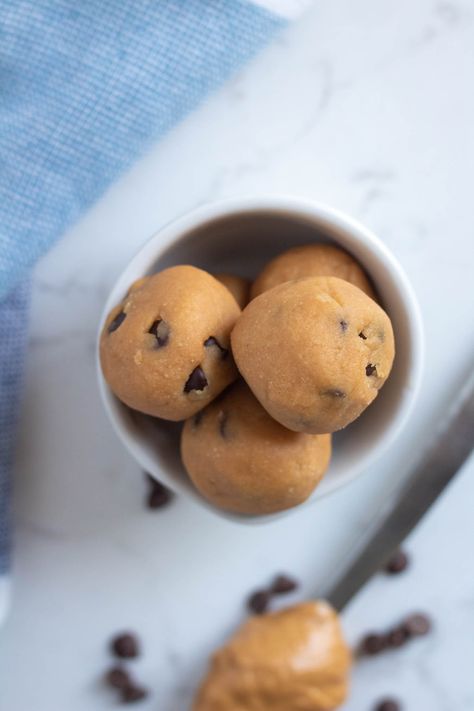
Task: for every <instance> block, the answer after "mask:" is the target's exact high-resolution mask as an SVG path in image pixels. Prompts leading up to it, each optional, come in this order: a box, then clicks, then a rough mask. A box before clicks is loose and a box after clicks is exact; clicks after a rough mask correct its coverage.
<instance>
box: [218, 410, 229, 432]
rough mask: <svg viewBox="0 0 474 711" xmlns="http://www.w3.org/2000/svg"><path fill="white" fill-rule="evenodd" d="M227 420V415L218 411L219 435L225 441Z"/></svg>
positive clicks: (222, 411)
mask: <svg viewBox="0 0 474 711" xmlns="http://www.w3.org/2000/svg"><path fill="white" fill-rule="evenodd" d="M228 419H229V413H228V412H225V411H224V410H220V412H219V414H218V415H217V421H218V423H219V434H220V436H221V437H222V439H226V437H227V421H228Z"/></svg>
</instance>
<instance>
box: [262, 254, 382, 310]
mask: <svg viewBox="0 0 474 711" xmlns="http://www.w3.org/2000/svg"><path fill="white" fill-rule="evenodd" d="M320 276H335V277H338V278H339V279H344V281H348V282H350V283H351V284H354V286H357V287H359V289H362V291H363V292H365V293H366V294H367V296H370V298H371V299H376V296H375V292H374V289H373V287H372V285H371V283H370V281H369V279H368V277H367V275H366V273H365V272H364V270H363V269H362V267H361V266H360V264H359V263H358V262H357V261H356V260H355V259H354V257H352V256H351V255H350V254H348V252H345V251H344V250H343V249H340V248H339V247H334V246H333V245H331V244H307V245H304V246H303V247H293V249H289V250H288V251H287V252H283V253H282V254H279V255H278V257H275V259H272V261H271V262H268V264H267V265H266V266H265V268H264V269H263V270H262V272H260V274H259V275H258V277H257V278H256V280H255V281H254V283H253V286H252V289H251V298H252V299H254V298H255V297H256V296H258V295H259V294H263V292H264V291H268V290H269V289H273V287H274V286H278V284H283V283H284V282H285V281H292V280H293V279H302V278H304V277H320Z"/></svg>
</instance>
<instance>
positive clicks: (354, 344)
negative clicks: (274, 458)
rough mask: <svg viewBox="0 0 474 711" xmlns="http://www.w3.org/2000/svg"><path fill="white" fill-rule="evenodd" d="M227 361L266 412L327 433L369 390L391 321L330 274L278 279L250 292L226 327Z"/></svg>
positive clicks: (365, 400)
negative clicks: (231, 358)
mask: <svg viewBox="0 0 474 711" xmlns="http://www.w3.org/2000/svg"><path fill="white" fill-rule="evenodd" d="M231 340H232V351H233V353H234V358H235V362H236V363H237V367H238V369H239V370H240V372H241V374H242V375H243V376H244V378H245V380H246V381H247V383H248V385H249V386H250V388H251V389H252V391H253V393H254V395H255V396H256V397H257V398H258V400H259V401H260V403H261V404H262V405H263V407H264V408H265V409H266V410H267V411H268V412H269V413H270V415H271V416H272V417H273V418H275V420H278V422H280V423H281V424H282V425H284V426H285V427H288V428H289V429H291V430H295V431H297V432H308V433H310V432H312V433H323V432H335V431H336V430H340V429H342V428H343V427H345V426H346V425H348V424H349V423H350V422H352V421H353V420H355V419H356V418H357V417H358V416H359V415H360V414H361V413H362V412H363V411H364V410H365V408H366V407H367V406H368V405H370V403H371V402H372V400H374V398H375V397H376V396H377V394H378V391H379V389H380V388H381V387H382V385H383V384H384V382H385V380H386V379H387V378H388V375H389V373H390V369H391V367H392V362H393V358H394V348H395V347H394V338H393V330H392V324H391V322H390V319H389V317H388V316H387V314H386V313H385V312H384V311H383V309H382V308H381V307H380V306H379V305H378V304H376V303H375V301H372V299H370V298H369V297H368V296H366V295H365V294H364V293H363V292H362V291H361V290H360V289H358V288H357V287H355V286H353V285H352V284H349V283H348V282H346V281H342V279H337V278H336V277H314V278H308V279H299V280H297V281H292V282H286V283H284V284H280V286H276V287H274V288H273V289H271V290H270V291H266V292H265V293H263V294H261V295H260V296H257V298H256V299H254V300H253V301H251V302H250V303H249V305H248V306H247V307H246V308H245V309H244V311H243V312H242V315H241V317H240V318H239V319H238V321H237V323H236V325H235V327H234V330H233V331H232V338H231Z"/></svg>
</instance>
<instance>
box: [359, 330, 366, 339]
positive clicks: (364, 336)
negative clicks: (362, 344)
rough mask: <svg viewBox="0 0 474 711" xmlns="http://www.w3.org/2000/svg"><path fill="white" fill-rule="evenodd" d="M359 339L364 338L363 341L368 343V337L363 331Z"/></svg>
mask: <svg viewBox="0 0 474 711" xmlns="http://www.w3.org/2000/svg"><path fill="white" fill-rule="evenodd" d="M359 338H362V340H363V341H366V340H367V336H366V335H365V333H364V332H363V331H361V332H360V333H359Z"/></svg>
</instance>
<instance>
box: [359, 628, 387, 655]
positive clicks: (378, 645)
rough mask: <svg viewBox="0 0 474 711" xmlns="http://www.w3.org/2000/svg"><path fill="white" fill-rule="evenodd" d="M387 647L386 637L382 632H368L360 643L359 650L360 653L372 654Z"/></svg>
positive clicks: (378, 652)
mask: <svg viewBox="0 0 474 711" xmlns="http://www.w3.org/2000/svg"><path fill="white" fill-rule="evenodd" d="M386 647H387V637H386V636H385V635H383V634H375V633H374V634H368V635H366V636H365V637H364V638H363V639H362V642H361V643H360V651H361V653H362V654H368V655H369V656H373V655H375V654H380V652H383V650H384V649H386Z"/></svg>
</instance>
